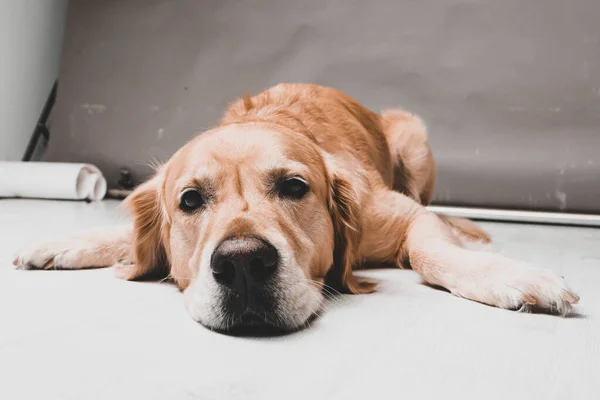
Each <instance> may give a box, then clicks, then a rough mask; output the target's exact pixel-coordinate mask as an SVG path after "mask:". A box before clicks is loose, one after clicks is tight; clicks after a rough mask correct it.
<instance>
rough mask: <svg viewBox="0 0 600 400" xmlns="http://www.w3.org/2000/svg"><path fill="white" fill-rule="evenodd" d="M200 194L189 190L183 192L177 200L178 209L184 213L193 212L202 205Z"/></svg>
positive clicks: (202, 198)
mask: <svg viewBox="0 0 600 400" xmlns="http://www.w3.org/2000/svg"><path fill="white" fill-rule="evenodd" d="M204 203H205V201H204V197H203V196H202V193H200V192H199V191H197V190H195V189H189V190H186V191H185V192H183V194H182V195H181V198H180V199H179V208H180V209H181V210H182V211H184V212H191V211H194V210H196V209H198V208H200V207H202V206H203V205H204Z"/></svg>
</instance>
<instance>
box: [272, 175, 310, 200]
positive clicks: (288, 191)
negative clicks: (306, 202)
mask: <svg viewBox="0 0 600 400" xmlns="http://www.w3.org/2000/svg"><path fill="white" fill-rule="evenodd" d="M306 193H308V183H306V182H305V181H304V180H302V179H300V178H288V179H285V180H284V181H282V182H281V183H280V185H279V195H280V196H281V197H289V198H293V199H301V198H302V197H304V196H305V195H306Z"/></svg>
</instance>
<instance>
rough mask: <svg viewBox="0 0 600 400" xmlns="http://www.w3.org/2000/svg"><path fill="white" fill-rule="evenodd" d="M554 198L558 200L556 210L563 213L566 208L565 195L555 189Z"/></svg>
mask: <svg viewBox="0 0 600 400" xmlns="http://www.w3.org/2000/svg"><path fill="white" fill-rule="evenodd" d="M554 197H556V200H558V209H559V210H561V211H564V210H565V209H566V208H567V194H566V193H565V192H563V191H561V190H559V189H558V188H557V189H556V190H555V191H554Z"/></svg>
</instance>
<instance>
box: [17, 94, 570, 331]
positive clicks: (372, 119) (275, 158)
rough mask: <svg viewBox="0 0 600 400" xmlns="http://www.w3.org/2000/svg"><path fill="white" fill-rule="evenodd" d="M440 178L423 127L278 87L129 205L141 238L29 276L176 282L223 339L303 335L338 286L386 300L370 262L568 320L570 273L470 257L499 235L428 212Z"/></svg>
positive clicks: (114, 231) (36, 258)
mask: <svg viewBox="0 0 600 400" xmlns="http://www.w3.org/2000/svg"><path fill="white" fill-rule="evenodd" d="M434 181H435V165H434V162H433V159H432V154H431V150H430V147H429V144H428V141H427V135H426V131H425V126H424V125H423V123H422V121H421V120H420V119H419V118H418V117H417V116H415V115H413V114H411V113H408V112H406V111H402V110H389V111H384V112H382V113H381V114H377V113H374V112H372V111H369V110H367V109H366V108H365V107H363V106H361V105H360V104H359V103H358V102H357V101H355V100H354V99H352V98H350V97H349V96H347V95H345V94H343V93H341V92H339V91H337V90H335V89H331V88H326V87H321V86H316V85H308V84H280V85H277V86H275V87H273V88H271V89H268V90H267V91H265V92H263V93H261V94H258V95H256V96H254V97H250V96H246V97H244V98H242V99H240V100H238V101H237V102H235V103H233V104H232V106H231V107H230V108H229V109H228V110H227V112H226V113H225V116H224V117H223V119H222V121H221V123H220V124H219V125H218V126H217V127H215V128H214V129H211V130H209V131H207V132H204V133H202V134H201V135H199V136H197V137H196V138H195V139H193V140H192V141H190V142H189V143H187V144H186V145H185V146H183V147H182V148H181V149H180V150H179V151H177V153H175V155H173V157H171V159H170V160H169V161H168V162H167V163H165V164H164V165H162V166H161V167H159V168H158V170H157V172H156V175H155V176H154V177H153V178H151V179H150V180H149V181H147V182H146V183H144V184H142V185H141V186H139V187H137V188H136V189H135V191H134V192H133V193H132V194H131V195H130V196H129V197H128V198H127V199H126V200H125V204H126V206H127V207H128V208H129V209H130V210H131V213H132V215H133V226H132V227H129V226H125V227H121V228H111V229H107V230H102V231H97V232H90V233H87V234H80V235H77V236H74V237H72V238H68V237H65V238H59V239H55V240H51V241H48V242H46V243H40V244H38V245H35V246H33V247H32V248H31V249H29V250H26V251H24V252H23V253H22V254H21V255H20V256H19V257H18V258H17V259H16V260H15V265H17V267H18V268H22V269H49V268H56V269H79V268H88V267H106V266H114V269H115V272H116V275H117V276H118V277H119V278H122V279H129V280H133V279H138V278H143V277H148V276H155V277H170V278H171V279H172V280H173V281H174V282H175V283H176V284H177V286H178V287H179V288H180V289H181V290H182V291H183V294H184V302H185V306H186V308H187V310H188V312H189V314H190V315H191V317H192V318H193V319H194V320H196V321H198V322H200V323H201V324H203V325H205V326H207V327H209V328H211V329H215V330H219V331H231V330H232V329H236V328H238V327H248V326H254V327H256V326H258V327H268V328H273V329H281V330H294V329H297V328H299V327H302V326H303V325H304V324H306V323H307V321H309V320H310V319H311V317H312V316H314V315H316V314H317V313H318V312H319V310H320V308H321V306H322V305H323V302H324V293H323V291H324V288H327V287H332V288H335V289H336V290H338V291H340V292H344V293H353V294H363V293H369V292H372V291H373V290H375V284H374V283H372V282H366V281H363V280H360V279H358V278H357V277H356V276H354V275H353V268H356V267H359V266H361V265H365V264H392V265H395V266H397V267H402V266H406V267H411V268H412V269H413V270H414V271H416V272H417V273H419V274H420V275H421V276H422V278H423V279H424V281H425V282H427V283H429V284H431V285H435V286H440V287H443V288H445V289H447V290H448V291H450V293H452V294H454V295H456V296H459V297H464V298H465V299H470V300H474V301H477V302H480V303H484V304H488V305H491V306H496V307H501V308H506V309H513V310H532V309H539V310H542V311H547V312H555V313H559V314H563V315H564V314H567V313H568V312H569V310H570V309H571V305H572V304H574V303H577V301H578V300H579V298H578V297H577V296H576V295H575V294H574V293H573V292H572V291H571V290H570V289H569V288H568V286H567V285H566V284H565V282H564V280H563V279H562V278H561V277H560V276H557V275H556V274H554V273H553V272H551V271H549V270H545V269H541V268H537V267H535V266H532V265H529V264H527V263H524V262H520V261H516V260H512V259H509V258H506V257H503V256H501V255H499V254H495V253H491V252H487V251H476V250H471V249H467V248H466V247H465V245H466V244H467V243H468V242H469V241H484V242H486V241H489V237H488V236H487V234H486V233H485V232H484V231H483V230H481V229H480V228H478V227H477V226H476V225H475V224H474V223H473V222H471V221H469V220H466V219H459V218H452V217H448V216H442V215H437V214H435V213H432V212H430V211H428V210H427V209H426V207H425V205H427V204H428V203H429V202H430V200H431V198H432V195H433V186H434ZM325 290H327V289H325Z"/></svg>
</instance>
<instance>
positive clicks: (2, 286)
mask: <svg viewBox="0 0 600 400" xmlns="http://www.w3.org/2000/svg"><path fill="white" fill-rule="evenodd" d="M115 207H116V203H115V202H103V203H98V204H85V203H75V202H50V201H32V200H0V233H1V236H2V240H1V241H0V399H6V400H16V399H61V400H65V399H386V398H388V399H461V400H466V399H477V400H480V399H486V400H487V399H511V400H512V399H527V400H533V399H544V400H548V399H600V230H598V229H591V228H567V227H548V226H545V227H544V226H528V225H518V224H492V223H486V224H484V225H485V227H486V228H487V229H489V230H490V231H491V232H492V233H493V236H494V238H495V239H496V248H497V249H499V250H500V251H502V252H503V253H505V254H507V255H511V256H514V257H520V258H522V259H525V260H527V261H531V262H535V263H538V264H541V265H545V266H546V267H548V268H551V269H553V270H555V271H558V272H559V273H560V274H561V275H564V276H565V277H566V278H567V279H568V281H569V283H570V284H571V286H572V287H573V288H575V289H576V290H577V292H578V294H579V295H580V296H581V299H582V300H581V304H580V305H579V306H578V307H577V314H575V315H574V316H573V317H571V318H560V317H553V316H549V315H532V314H519V313H515V312H510V311H503V310H499V309H494V308H491V307H487V306H483V305H480V304H476V303H473V302H469V301H466V300H462V299H458V298H455V297H453V296H451V295H450V294H448V293H445V292H442V291H438V290H435V289H432V288H429V287H426V286H424V285H421V284H420V283H419V282H420V280H419V278H418V277H417V276H416V274H415V273H414V272H412V271H400V270H380V271H370V272H368V273H366V274H367V275H370V276H373V277H376V278H378V279H379V280H380V281H381V282H382V283H381V286H380V290H379V292H378V293H376V294H373V295H368V296H350V297H343V298H341V299H340V304H331V305H330V309H329V311H328V312H327V313H326V314H325V316H324V317H323V318H321V319H320V320H318V321H317V322H316V323H315V324H314V325H313V326H312V327H311V328H310V329H308V330H305V331H303V332H300V333H296V334H293V335H289V336H284V337H278V338H259V339H257V338H236V337H229V336H224V335H220V334H217V333H213V332H211V331H209V330H207V329H205V328H203V327H202V326H199V325H197V324H195V323H194V322H193V321H192V320H191V319H190V318H189V317H188V316H187V314H186V312H185V310H184V307H183V301H182V298H181V294H180V293H179V292H178V290H177V289H176V288H175V287H173V286H171V285H169V284H157V283H137V282H124V281H119V280H117V279H114V278H113V277H112V275H111V271H110V270H108V269H105V270H89V271H73V272H66V271H15V270H13V268H12V264H11V262H12V259H13V255H14V254H15V252H16V251H17V250H18V249H19V248H20V247H21V246H23V245H25V244H26V243H28V242H29V241H32V240H35V239H38V238H43V237H48V236H49V235H50V236H51V235H54V234H58V233H61V232H69V231H72V230H73V229H79V228H86V227H93V226H104V225H111V224H115V223H117V222H119V221H120V220H121V218H120V216H119V214H118V212H117V211H116V209H115Z"/></svg>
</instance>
